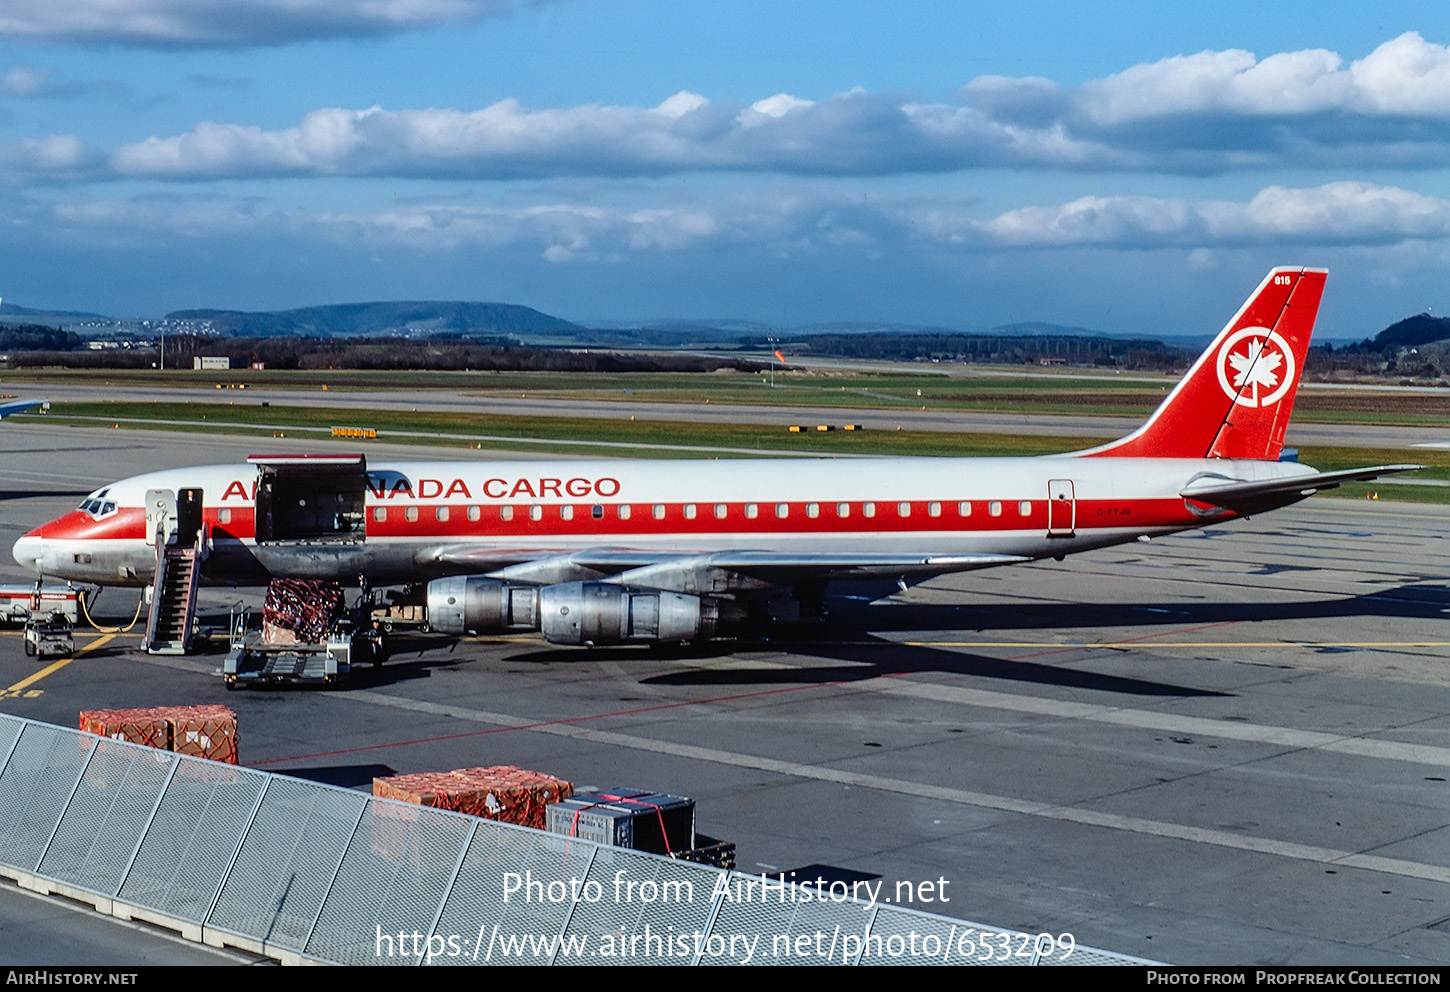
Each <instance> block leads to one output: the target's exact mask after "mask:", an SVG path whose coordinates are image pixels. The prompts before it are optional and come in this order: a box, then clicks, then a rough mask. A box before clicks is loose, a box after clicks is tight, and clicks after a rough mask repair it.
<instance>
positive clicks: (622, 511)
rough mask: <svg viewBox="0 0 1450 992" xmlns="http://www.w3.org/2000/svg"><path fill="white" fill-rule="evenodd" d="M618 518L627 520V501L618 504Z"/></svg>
mask: <svg viewBox="0 0 1450 992" xmlns="http://www.w3.org/2000/svg"><path fill="white" fill-rule="evenodd" d="M619 519H620V520H628V519H629V504H628V503H620V504H619Z"/></svg>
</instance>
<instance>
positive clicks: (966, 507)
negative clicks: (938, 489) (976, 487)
mask: <svg viewBox="0 0 1450 992" xmlns="http://www.w3.org/2000/svg"><path fill="white" fill-rule="evenodd" d="M971 515H972V504H971V503H968V502H965V501H963V502H961V503H958V504H957V516H959V517H970V516H971Z"/></svg>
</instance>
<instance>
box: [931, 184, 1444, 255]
mask: <svg viewBox="0 0 1450 992" xmlns="http://www.w3.org/2000/svg"><path fill="white" fill-rule="evenodd" d="M936 232H937V236H938V237H942V238H944V239H948V240H954V241H955V242H957V243H970V242H973V241H975V243H976V244H978V245H981V246H1010V247H1019V248H1027V247H1031V248H1045V247H1058V248H1060V247H1069V246H1082V245H1103V246H1114V247H1120V248H1128V249H1138V248H1158V247H1167V246H1175V245H1176V246H1185V247H1191V248H1195V249H1202V248H1213V247H1226V246H1239V245H1245V244H1273V243H1284V244H1307V245H1327V244H1356V245H1379V244H1394V243H1398V242H1402V241H1408V240H1413V239H1440V238H1447V237H1450V203H1447V202H1446V201H1445V200H1440V199H1436V198H1434V197H1429V196H1425V195H1423V194H1420V193H1415V192H1412V191H1410V190H1405V189H1399V188H1397V187H1392V186H1376V185H1373V184H1370V183H1360V182H1336V183H1327V184H1325V185H1323V186H1317V187H1313V188H1307V189H1290V188H1286V187H1283V186H1270V187H1267V188H1265V189H1263V190H1260V191H1259V192H1258V193H1257V194H1256V195H1255V196H1253V197H1252V198H1251V199H1250V200H1249V201H1247V202H1231V201H1205V202H1198V203H1195V202H1191V201H1188V200H1180V199H1158V198H1153V197H1141V196H1109V197H1082V198H1080V199H1077V200H1073V201H1072V202H1070V203H1064V204H1061V205H1058V206H1037V207H1023V208H1020V209H1016V210H1009V211H1006V212H1004V213H1002V214H999V215H998V216H997V217H994V218H992V219H990V220H987V221H982V222H977V221H972V220H969V219H963V218H959V219H957V220H956V223H955V224H952V223H945V222H943V221H942V219H941V218H938V223H937V226H936Z"/></svg>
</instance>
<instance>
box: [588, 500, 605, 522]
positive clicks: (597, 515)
mask: <svg viewBox="0 0 1450 992" xmlns="http://www.w3.org/2000/svg"><path fill="white" fill-rule="evenodd" d="M589 515H590V516H591V517H593V518H594V519H595V520H603V519H604V506H603V505H602V504H600V503H595V504H594V506H592V507H591V508H590V510H589Z"/></svg>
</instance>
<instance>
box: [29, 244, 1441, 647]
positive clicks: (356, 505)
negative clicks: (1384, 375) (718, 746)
mask: <svg viewBox="0 0 1450 992" xmlns="http://www.w3.org/2000/svg"><path fill="white" fill-rule="evenodd" d="M1325 276H1326V271H1325V270H1323V269H1312V268H1298V267H1295V268H1276V269H1274V270H1273V271H1271V272H1270V273H1269V275H1268V276H1267V277H1266V278H1265V279H1264V281H1263V282H1262V283H1261V284H1260V285H1259V287H1258V288H1257V289H1256V290H1255V291H1254V293H1253V295H1252V296H1250V297H1249V299H1248V301H1247V302H1246V303H1245V304H1244V305H1243V307H1242V308H1241V309H1240V310H1239V312H1238V313H1237V314H1235V315H1234V317H1233V319H1232V320H1230V321H1229V322H1228V324H1227V325H1226V326H1225V327H1224V329H1223V331H1222V332H1221V333H1220V334H1219V335H1218V336H1217V338H1216V339H1215V340H1214V341H1213V343H1212V344H1211V345H1210V346H1209V347H1208V349H1207V350H1206V351H1205V352H1204V353H1203V354H1202V355H1201V356H1200V357H1199V358H1198V360H1197V361H1196V362H1195V363H1194V365H1193V366H1192V368H1190V369H1189V371H1188V372H1187V374H1186V375H1185V376H1184V377H1183V379H1182V380H1181V381H1180V382H1179V383H1178V384H1177V385H1176V386H1175V387H1174V388H1173V390H1172V391H1171V392H1170V393H1169V394H1168V396H1167V397H1166V398H1165V399H1164V400H1163V402H1162V404H1161V405H1160V406H1159V407H1158V409H1157V410H1156V411H1155V412H1154V413H1153V414H1152V416H1150V417H1149V418H1148V420H1147V421H1146V422H1145V423H1144V424H1143V425H1142V426H1141V427H1140V428H1138V429H1137V430H1135V431H1134V432H1132V433H1131V434H1129V435H1127V436H1126V437H1124V438H1121V439H1119V440H1117V441H1113V442H1111V443H1108V444H1104V445H1101V446H1098V447H1094V448H1089V449H1087V450H1085V451H1077V452H1072V453H1069V454H1064V455H1055V456H1045V457H1026V458H1023V457H1016V458H872V459H811V460H804V459H803V460H786V459H774V460H753V461H752V460H740V461H729V460H726V461H721V460H711V461H700V462H681V461H646V460H617V461H558V462H486V461H483V462H476V463H466V462H465V463H459V462H422V463H397V464H387V463H380V464H369V463H368V462H367V459H366V458H365V457H364V456H363V455H360V454H312V455H256V456H253V457H251V458H249V459H248V460H247V462H246V464H240V465H221V466H209V467H199V468H189V469H178V470H171V471H165V472H154V473H150V474H146V475H138V476H135V477H132V478H129V479H124V480H122V481H120V482H115V483H112V484H111V485H109V486H105V487H104V488H102V489H99V490H97V491H96V492H94V493H92V494H90V495H89V496H87V497H86V499H85V500H84V501H83V502H82V503H81V505H80V506H79V507H78V508H77V509H75V510H73V511H71V512H69V513H67V514H65V515H64V516H62V517H60V518H58V519H56V520H52V521H50V522H49V523H46V524H44V525H42V526H40V527H37V528H36V529H34V530H32V531H30V532H29V533H28V534H26V535H25V536H24V537H22V538H20V540H18V541H17V542H16V543H15V549H14V554H15V559H16V560H17V561H18V562H20V564H22V565H24V566H26V567H28V568H31V569H34V570H35V571H37V572H39V573H40V574H41V576H42V577H43V578H46V579H51V578H54V579H63V580H67V581H70V582H83V583H98V584H101V585H123V586H127V585H129V586H144V585H147V584H149V583H151V582H152V581H153V575H154V574H155V572H154V568H155V563H156V561H157V558H158V549H159V548H160V547H162V546H165V545H168V544H171V545H175V544H177V543H185V544H190V543H193V542H194V543H195V545H196V548H197V553H198V555H199V557H200V558H201V559H202V562H203V564H202V571H201V576H202V581H205V582H210V583H233V584H239V585H247V584H263V583H266V582H268V581H269V580H271V579H274V578H293V579H296V578H306V579H325V580H332V581H337V582H340V583H345V584H349V585H357V584H363V585H370V586H373V587H381V586H389V585H404V584H406V585H409V586H413V587H415V588H417V589H420V590H421V589H422V588H423V587H424V585H425V584H426V601H427V618H428V622H429V624H430V625H431V626H432V627H433V628H434V629H435V630H440V631H444V632H450V633H457V634H464V633H473V634H490V633H505V632H515V631H539V632H541V633H542V634H543V636H544V638H545V639H547V640H549V641H551V642H554V643H559V644H586V645H597V644H619V643H651V642H680V641H689V640H697V639H709V638H711V637H716V636H724V635H725V634H726V633H727V632H728V631H729V630H730V629H732V627H733V626H734V625H736V624H738V623H751V622H754V621H757V620H760V619H770V618H772V617H774V618H783V619H792V618H794V617H797V616H799V615H800V613H801V611H802V610H804V611H805V612H806V613H807V614H809V613H811V612H814V611H818V610H819V609H820V607H821V604H822V601H823V596H824V595H825V593H826V590H827V587H828V585H829V586H831V587H832V591H833V592H834V591H835V590H836V589H837V588H840V587H841V586H842V585H843V584H854V585H855V586H856V591H859V590H861V589H863V588H864V589H870V590H872V593H871V594H872V595H878V594H884V593H885V592H887V591H890V590H893V589H896V588H901V589H905V588H906V587H907V586H908V585H909V584H911V583H915V582H919V581H922V580H925V579H927V578H930V577H932V576H937V575H942V574H946V573H951V572H963V571H969V570H972V569H981V568H990V567H995V566H999V565H1010V564H1014V563H1019V562H1028V561H1033V560H1039V559H1044V558H1057V559H1061V558H1062V557H1064V556H1065V555H1068V554H1074V553H1077V552H1080V551H1087V550H1090V549H1093V548H1102V547H1106V546H1109V545H1115V544H1122V543H1126V542H1130V541H1137V540H1141V539H1145V538H1153V537H1157V536H1160V535H1163V534H1171V533H1174V532H1176V531H1183V530H1188V529H1192V528H1196V527H1203V526H1205V525H1207V524H1219V523H1223V522H1225V521H1229V520H1233V519H1235V518H1239V517H1246V516H1248V515H1250V514H1254V513H1260V512H1264V511H1267V510H1272V509H1275V508H1277V507H1281V506H1286V505H1288V504H1290V503H1294V502H1297V501H1298V500H1300V499H1303V498H1304V497H1306V496H1309V495H1311V494H1312V493H1314V492H1316V491H1318V490H1322V489H1326V488H1332V487H1334V486H1337V485H1339V484H1341V483H1344V482H1348V481H1354V480H1367V479H1373V478H1376V477H1378V476H1381V475H1385V474H1388V473H1393V472H1401V471H1409V470H1412V469H1414V468H1417V467H1419V466H1413V465H1377V466H1371V467H1366V468H1360V469H1352V470H1347V471H1335V472H1318V471H1315V470H1314V469H1312V468H1310V467H1308V466H1305V465H1302V464H1299V463H1297V462H1295V461H1288V460H1281V454H1282V452H1283V450H1284V445H1283V441H1284V432H1285V430H1286V428H1287V426H1288V423H1289V414H1290V412H1291V410H1292V408H1293V404H1294V397H1295V393H1296V391H1297V388H1298V384H1299V378H1300V374H1301V373H1302V371H1303V368H1304V361H1305V358H1306V355H1307V353H1308V347H1309V338H1310V335H1311V333H1312V331H1313V327H1314V320H1315V316H1316V314H1317V312H1318V308H1319V302H1320V297H1321V295H1322V293H1323V289H1324V281H1325Z"/></svg>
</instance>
